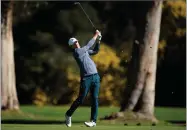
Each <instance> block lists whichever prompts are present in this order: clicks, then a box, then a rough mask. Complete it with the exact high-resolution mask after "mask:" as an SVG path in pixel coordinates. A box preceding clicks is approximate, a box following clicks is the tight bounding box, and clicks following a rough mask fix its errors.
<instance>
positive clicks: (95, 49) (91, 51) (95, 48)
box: [88, 42, 100, 55]
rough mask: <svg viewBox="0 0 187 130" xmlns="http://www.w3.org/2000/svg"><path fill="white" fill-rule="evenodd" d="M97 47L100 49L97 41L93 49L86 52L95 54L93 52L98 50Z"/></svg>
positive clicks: (95, 52)
mask: <svg viewBox="0 0 187 130" xmlns="http://www.w3.org/2000/svg"><path fill="white" fill-rule="evenodd" d="M99 49H100V43H99V42H97V43H96V45H95V47H94V49H93V50H88V53H89V54H90V55H95V54H97V53H98V52H99Z"/></svg>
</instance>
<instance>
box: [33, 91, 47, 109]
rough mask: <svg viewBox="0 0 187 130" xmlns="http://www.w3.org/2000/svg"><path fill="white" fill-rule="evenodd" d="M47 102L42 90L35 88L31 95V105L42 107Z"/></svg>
mask: <svg viewBox="0 0 187 130" xmlns="http://www.w3.org/2000/svg"><path fill="white" fill-rule="evenodd" d="M47 101H48V97H47V95H46V93H45V92H44V91H43V90H42V89H40V88H36V90H35V92H34V94H33V104H35V105H37V106H43V105H45V104H46V103H47Z"/></svg>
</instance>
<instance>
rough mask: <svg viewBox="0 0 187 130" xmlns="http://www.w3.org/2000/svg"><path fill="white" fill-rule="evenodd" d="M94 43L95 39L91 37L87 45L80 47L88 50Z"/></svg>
mask: <svg viewBox="0 0 187 130" xmlns="http://www.w3.org/2000/svg"><path fill="white" fill-rule="evenodd" d="M94 43H95V39H93V38H92V39H91V40H90V41H89V42H88V44H87V45H85V46H84V47H82V49H83V50H84V51H88V50H89V49H90V48H91V47H92V46H93V45H94Z"/></svg>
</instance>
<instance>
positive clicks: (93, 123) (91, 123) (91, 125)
mask: <svg viewBox="0 0 187 130" xmlns="http://www.w3.org/2000/svg"><path fill="white" fill-rule="evenodd" d="M84 124H85V125H86V126H87V127H95V126H96V123H95V122H93V121H90V122H84Z"/></svg>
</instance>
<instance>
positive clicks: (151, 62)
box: [139, 0, 163, 116]
mask: <svg viewBox="0 0 187 130" xmlns="http://www.w3.org/2000/svg"><path fill="white" fill-rule="evenodd" d="M162 2H163V1H162V0H155V1H154V6H153V8H152V9H151V11H150V12H149V13H148V15H147V24H148V25H147V30H146V31H147V32H146V35H145V41H144V42H145V46H146V48H145V49H146V50H145V51H147V56H146V57H143V58H144V59H147V65H146V77H145V86H144V91H143V94H142V95H143V96H142V104H141V108H140V110H139V112H141V113H144V114H146V115H149V116H153V115H154V102H155V82H156V67H157V51H158V43H159V35H160V23H161V14H162Z"/></svg>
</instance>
